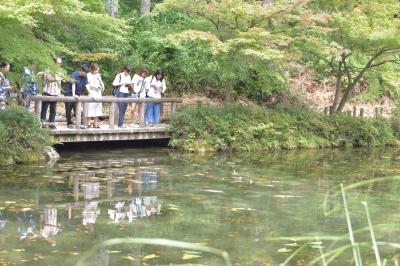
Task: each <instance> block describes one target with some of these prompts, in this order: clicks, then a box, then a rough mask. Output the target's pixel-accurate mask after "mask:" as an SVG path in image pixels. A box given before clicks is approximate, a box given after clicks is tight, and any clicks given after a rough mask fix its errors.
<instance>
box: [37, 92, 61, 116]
mask: <svg viewBox="0 0 400 266" xmlns="http://www.w3.org/2000/svg"><path fill="white" fill-rule="evenodd" d="M42 96H52V95H50V94H48V93H46V92H43V94H42ZM49 105H50V116H49V122H50V123H54V121H55V120H56V108H57V102H44V101H43V102H42V111H41V112H40V119H41V120H42V121H46V114H47V109H48V108H49Z"/></svg>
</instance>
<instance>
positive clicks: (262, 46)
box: [156, 0, 306, 101]
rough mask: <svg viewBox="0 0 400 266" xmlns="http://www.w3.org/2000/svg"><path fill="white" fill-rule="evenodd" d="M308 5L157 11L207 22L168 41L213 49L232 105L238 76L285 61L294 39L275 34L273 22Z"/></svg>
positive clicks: (217, 4)
mask: <svg viewBox="0 0 400 266" xmlns="http://www.w3.org/2000/svg"><path fill="white" fill-rule="evenodd" d="M305 2H306V1H297V2H295V3H293V2H292V1H279V3H278V1H276V2H275V3H274V4H270V5H269V6H268V7H263V6H262V5H261V3H260V2H257V1H242V0H221V1H206V0H194V1H193V0H166V1H164V3H163V4H161V5H158V6H157V9H156V11H157V12H161V11H165V10H171V9H173V10H177V11H179V12H183V13H185V14H187V15H189V16H192V17H197V18H200V19H203V20H204V21H205V23H206V26H205V25H204V24H205V23H201V22H200V23H199V24H198V25H199V28H195V27H194V28H192V29H189V30H185V31H183V32H180V33H173V34H170V35H169V36H168V37H169V40H170V41H172V42H176V43H180V42H184V41H186V40H194V39H197V40H202V41H206V42H208V43H209V44H210V45H211V48H212V50H213V51H214V54H215V57H216V59H217V60H218V61H219V62H220V66H221V71H222V72H223V74H224V77H225V100H226V101H231V100H232V93H233V82H234V78H235V76H236V75H238V73H240V72H241V71H243V70H246V71H247V70H248V66H249V65H252V64H257V63H258V64H260V65H263V67H264V68H266V67H267V66H269V65H274V64H277V63H278V62H279V61H278V60H279V59H282V58H283V57H284V49H285V48H286V47H288V45H289V43H290V41H291V38H290V37H289V36H288V35H287V34H285V33H284V32H282V31H281V32H278V31H277V32H275V31H273V30H272V29H271V27H270V21H271V19H274V20H275V22H277V23H279V22H281V23H286V22H287V21H288V20H290V19H293V16H292V14H293V13H296V12H297V10H298V9H299V8H300V7H301V6H302V5H303V4H304V3H305ZM200 27H202V29H201V28H200ZM271 69H272V67H271Z"/></svg>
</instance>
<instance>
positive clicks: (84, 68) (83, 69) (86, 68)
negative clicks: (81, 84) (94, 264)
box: [81, 64, 90, 73]
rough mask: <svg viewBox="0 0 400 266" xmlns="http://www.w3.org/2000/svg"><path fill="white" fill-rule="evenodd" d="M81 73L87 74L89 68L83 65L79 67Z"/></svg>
mask: <svg viewBox="0 0 400 266" xmlns="http://www.w3.org/2000/svg"><path fill="white" fill-rule="evenodd" d="M81 71H83V72H85V73H89V72H90V68H89V66H88V65H87V64H83V65H82V66H81Z"/></svg>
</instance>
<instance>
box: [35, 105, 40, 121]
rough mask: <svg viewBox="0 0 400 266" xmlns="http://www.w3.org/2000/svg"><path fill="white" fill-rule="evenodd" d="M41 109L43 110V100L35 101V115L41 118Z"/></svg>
mask: <svg viewBox="0 0 400 266" xmlns="http://www.w3.org/2000/svg"><path fill="white" fill-rule="evenodd" d="M41 111H42V101H35V115H36V117H37V118H38V119H39V120H40V112H41Z"/></svg>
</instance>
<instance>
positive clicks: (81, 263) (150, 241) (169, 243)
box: [76, 238, 232, 266]
mask: <svg viewBox="0 0 400 266" xmlns="http://www.w3.org/2000/svg"><path fill="white" fill-rule="evenodd" d="M120 244H145V245H155V246H165V247H174V248H182V249H191V250H197V251H202V252H206V253H210V254H214V255H217V256H220V257H221V258H222V259H223V260H224V262H225V265H226V266H232V263H231V260H230V258H229V254H228V252H226V251H223V250H219V249H216V248H211V247H207V246H202V245H199V244H194V243H187V242H182V241H175V240H169V239H157V238H114V239H109V240H106V241H104V242H102V243H99V244H97V245H95V246H93V247H92V248H91V249H90V250H88V251H86V252H85V253H83V254H82V256H81V258H80V259H79V260H78V262H77V264H76V265H77V266H86V265H88V259H89V258H90V257H91V256H92V255H93V254H94V253H95V252H96V251H97V250H99V249H101V248H104V247H109V246H114V245H120Z"/></svg>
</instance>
